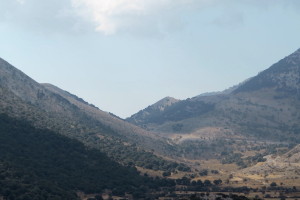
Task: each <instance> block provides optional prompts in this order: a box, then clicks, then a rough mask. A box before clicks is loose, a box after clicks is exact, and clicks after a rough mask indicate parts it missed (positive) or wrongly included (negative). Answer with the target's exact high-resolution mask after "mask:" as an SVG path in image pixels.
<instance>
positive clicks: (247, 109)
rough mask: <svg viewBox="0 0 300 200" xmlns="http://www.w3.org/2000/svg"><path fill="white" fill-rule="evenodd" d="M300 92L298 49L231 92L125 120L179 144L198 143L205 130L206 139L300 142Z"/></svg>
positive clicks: (191, 100) (201, 98) (186, 101)
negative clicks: (207, 136) (256, 139)
mask: <svg viewBox="0 0 300 200" xmlns="http://www.w3.org/2000/svg"><path fill="white" fill-rule="evenodd" d="M299 88H300V49H299V50H297V51H296V52H294V53H293V54H291V55H290V56H287V57H286V58H284V59H282V60H280V61H279V62H278V63H276V64H274V65H272V66H271V67H270V68H268V69H267V70H265V71H263V72H261V73H259V74H258V75H257V76H255V77H253V78H250V79H248V80H247V81H245V82H244V83H242V84H240V85H238V87H234V88H233V89H232V90H230V92H227V93H216V94H211V95H199V96H196V97H194V98H190V99H186V100H184V101H179V102H176V103H174V104H172V105H171V106H168V107H167V108H166V109H164V110H162V111H160V112H154V113H150V112H148V113H147V115H142V114H141V112H144V111H140V112H139V113H140V114H139V115H137V114H136V115H133V116H132V117H131V118H128V119H127V121H129V122H132V123H134V124H136V125H138V126H140V127H146V128H147V129H148V130H151V131H154V132H158V133H160V134H163V135H167V136H168V137H170V138H172V139H174V138H176V141H177V142H178V141H179V142H180V141H183V140H186V139H189V138H193V139H197V138H198V139H201V138H203V136H204V135H205V132H207V130H209V131H210V135H211V137H210V138H226V137H229V138H232V137H239V138H252V139H255V138H264V139H268V140H280V141H282V140H285V141H287V140H290V141H298V142H299V139H300V112H299V111H300V96H299ZM138 116H143V117H139V118H138ZM214 130H216V131H214ZM220 130H221V131H220ZM178 136H180V137H181V139H179V140H178Z"/></svg>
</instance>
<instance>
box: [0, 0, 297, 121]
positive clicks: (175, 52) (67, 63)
mask: <svg viewBox="0 0 300 200" xmlns="http://www.w3.org/2000/svg"><path fill="white" fill-rule="evenodd" d="M299 48H300V1H299V0H51V1H49V0H1V1H0V57H1V58H3V59H5V60H6V61H8V62H9V63H11V64H12V65H14V66H15V67H17V68H18V69H20V70H21V71H23V72H24V73H26V74H27V75H29V76H30V77H32V78H33V79H34V80H36V81H38V82H40V83H51V84H53V85H56V86H58V87H60V88H62V89H64V90H67V91H69V92H71V93H73V94H75V95H77V96H79V97H81V98H83V99H85V100H86V101H88V102H89V103H92V104H94V105H96V106H98V107H99V108H100V109H101V110H104V111H108V112H112V113H114V114H116V115H118V116H120V117H122V118H126V117H129V116H130V115H132V114H134V113H136V112H137V111H139V110H141V109H143V108H145V107H147V106H148V105H151V104H153V103H155V102H156V101H158V100H160V99H162V98H164V97H166V96H171V97H174V98H177V99H186V98H190V97H193V96H197V95H199V94H201V93H205V92H213V91H222V90H224V89H226V88H228V87H231V86H233V85H236V84H238V83H240V82H242V81H244V80H245V79H247V78H249V77H252V76H255V75H257V74H258V73H259V72H261V71H262V70H264V69H267V68H268V67H270V66H271V65H272V64H274V63H275V62H277V61H279V60H280V59H282V58H284V57H285V56H287V55H289V54H291V53H293V52H294V51H296V50H297V49H299Z"/></svg>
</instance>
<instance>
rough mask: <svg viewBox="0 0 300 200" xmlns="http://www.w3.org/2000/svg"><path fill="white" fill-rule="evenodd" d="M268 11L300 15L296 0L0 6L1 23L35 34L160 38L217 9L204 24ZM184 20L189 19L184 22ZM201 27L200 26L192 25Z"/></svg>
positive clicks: (235, 23) (85, 0)
mask: <svg viewBox="0 0 300 200" xmlns="http://www.w3.org/2000/svg"><path fill="white" fill-rule="evenodd" d="M272 6H281V7H282V8H292V9H296V10H298V11H299V9H300V1H299V0H289V1H286V0H51V1H49V0H1V1H0V22H1V21H2V22H5V23H10V24H13V25H16V26H18V27H21V28H27V29H30V30H37V31H40V32H45V33H49V32H50V33H51V32H72V33H74V32H81V31H83V32H85V31H89V30H92V31H98V32H100V33H102V34H105V35H112V34H115V33H119V32H126V33H129V34H135V35H146V36H149V35H150V36H151V37H153V35H156V36H157V35H158V36H160V35H164V34H165V33H166V32H167V33H168V32H174V31H178V30H182V29H183V28H184V27H185V25H186V23H188V20H190V19H191V18H192V17H191V16H192V14H193V13H196V14H197V13H198V12H202V11H203V10H205V9H212V10H213V9H214V8H221V9H220V10H224V13H221V14H219V16H216V15H215V16H214V15H213V14H212V16H211V19H207V20H208V22H213V24H215V25H218V26H220V27H225V28H227V27H228V28H232V27H233V28H235V27H239V26H241V25H243V19H244V16H243V11H241V10H239V9H240V8H241V7H243V9H247V8H248V7H259V8H263V9H265V8H266V9H268V8H269V7H272ZM186 14H188V15H189V18H188V19H187V18H185V16H186ZM197 26H201V24H197Z"/></svg>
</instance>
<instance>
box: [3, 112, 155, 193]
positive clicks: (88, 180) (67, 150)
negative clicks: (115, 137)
mask: <svg viewBox="0 0 300 200" xmlns="http://www.w3.org/2000/svg"><path fill="white" fill-rule="evenodd" d="M0 152H1V153H0V198H1V196H5V197H8V199H77V196H76V193H75V192H76V191H84V192H85V193H99V192H101V191H102V190H103V189H112V190H114V189H115V190H116V191H118V192H121V193H122V192H125V191H126V192H134V191H135V190H136V189H137V188H139V187H140V186H142V185H149V184H150V183H151V182H152V181H151V180H150V179H147V178H146V177H141V176H139V175H138V173H137V171H136V170H135V169H134V168H125V167H123V166H120V165H119V164H117V163H116V162H113V161H111V160H110V159H109V158H107V157H106V156H105V155H104V154H102V153H100V152H99V151H97V150H91V149H87V147H85V146H84V145H83V144H82V143H80V142H77V141H75V140H71V139H69V138H67V137H64V136H61V135H59V134H56V133H53V132H50V131H47V130H41V129H36V128H34V127H32V126H31V125H30V124H29V123H27V122H24V121H23V122H21V121H18V120H15V119H12V118H10V117H8V116H6V115H3V114H2V115H0Z"/></svg>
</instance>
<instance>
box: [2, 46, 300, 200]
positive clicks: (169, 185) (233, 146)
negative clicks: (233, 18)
mask: <svg viewBox="0 0 300 200" xmlns="http://www.w3.org/2000/svg"><path fill="white" fill-rule="evenodd" d="M299 89H300V49H299V50H297V51H296V52H294V53H293V54H291V55H289V56H287V57H286V58H284V59H282V60H280V61H279V62H278V63H275V64H274V65H272V66H271V67H270V68H268V69H266V70H265V71H263V72H261V73H259V74H258V75H257V76H255V77H252V78H250V79H247V80H246V81H245V82H243V83H241V84H238V85H237V86H235V87H232V88H230V89H228V90H225V91H223V92H216V93H209V94H203V95H198V96H195V97H192V98H188V99H186V100H178V99H175V98H172V97H166V98H163V99H162V100H160V101H158V102H157V103H155V104H153V105H150V106H148V107H147V108H145V109H143V110H141V111H139V112H138V113H136V114H134V115H132V116H131V117H129V118H127V119H121V118H119V117H117V116H115V115H114V114H112V113H108V112H104V111H102V110H100V109H99V108H98V107H96V106H94V105H92V104H90V103H88V102H86V101H84V100H83V99H82V98H80V97H77V96H76V95H74V94H71V93H69V92H67V91H65V90H63V89H60V88H58V87H56V86H54V85H51V84H40V83H37V82H36V81H34V80H33V79H31V78H30V77H29V76H27V75H26V74H24V73H23V72H21V71H20V70H18V69H17V68H15V67H13V66H12V65H11V64H9V63H8V62H6V61H4V60H2V59H0V124H1V126H0V137H1V140H0V148H1V152H2V153H1V157H0V184H1V188H0V199H11V200H13V199H89V200H91V199H102V197H101V196H103V197H105V198H106V199H112V198H114V199H118V198H119V199H202V200H208V199H219V200H222V199H227V200H229V199H237V200H238V199H244V200H246V199H281V200H283V199H297V198H299V197H300V164H299V163H300V146H299V144H300V93H299V91H300V90H299Z"/></svg>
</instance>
